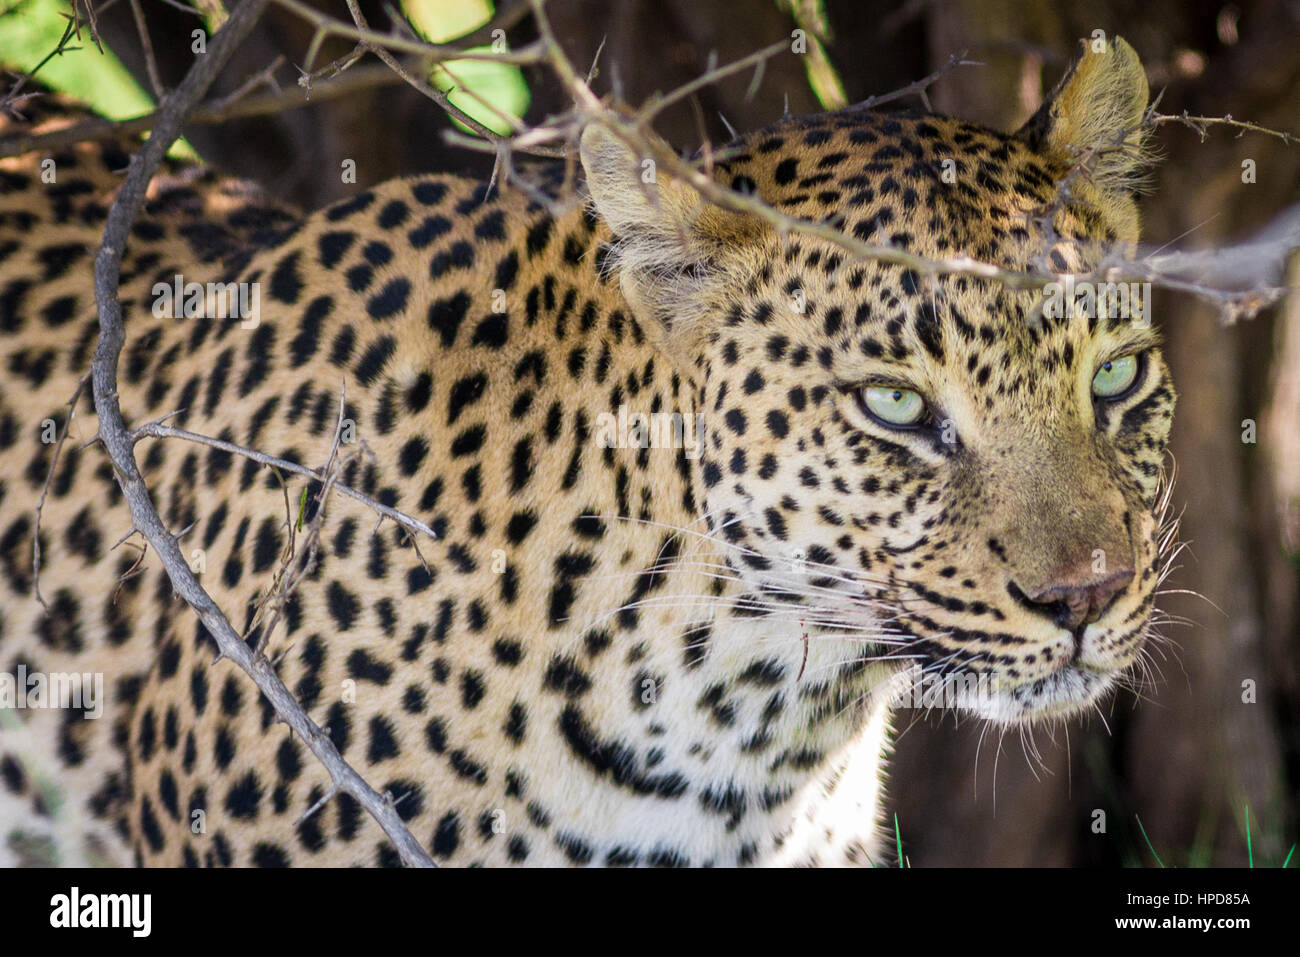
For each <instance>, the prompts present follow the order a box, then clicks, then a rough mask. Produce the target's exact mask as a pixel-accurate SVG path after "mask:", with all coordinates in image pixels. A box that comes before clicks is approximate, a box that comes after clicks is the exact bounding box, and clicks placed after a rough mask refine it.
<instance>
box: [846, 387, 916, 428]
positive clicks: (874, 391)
mask: <svg viewBox="0 0 1300 957" xmlns="http://www.w3.org/2000/svg"><path fill="white" fill-rule="evenodd" d="M860 396H861V401H862V404H863V406H865V407H866V410H867V411H868V412H869V413H870V414H871V415H872V416H874V417H875V418H877V419H879V420H880V421H881V422H883V423H885V424H886V425H900V426H907V425H916V424H917V423H919V422H920V421H921V420H922V419H923V418H924V417H925V400H924V399H923V398H921V394H920V393H919V392H913V391H912V390H911V389H896V388H892V387H890V386H874V385H873V386H867V387H866V388H865V389H863V390H862V392H861V393H860Z"/></svg>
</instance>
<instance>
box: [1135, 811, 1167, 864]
mask: <svg viewBox="0 0 1300 957" xmlns="http://www.w3.org/2000/svg"><path fill="white" fill-rule="evenodd" d="M1133 816H1134V817H1135V818H1137V822H1138V830H1139V831H1141V832H1142V840H1144V841H1146V842H1147V847H1148V848H1150V849H1151V856H1152V857H1154V858H1155V859H1156V863H1157V864H1159V865H1160V866H1161V867H1164V866H1165V862H1164V861H1162V860H1160V855H1159V854H1157V853H1156V849H1155V848H1154V847H1151V838H1149V837H1147V829H1146V828H1145V827H1143V826H1142V818H1140V817H1138V816H1137V815H1136V814H1134V815H1133Z"/></svg>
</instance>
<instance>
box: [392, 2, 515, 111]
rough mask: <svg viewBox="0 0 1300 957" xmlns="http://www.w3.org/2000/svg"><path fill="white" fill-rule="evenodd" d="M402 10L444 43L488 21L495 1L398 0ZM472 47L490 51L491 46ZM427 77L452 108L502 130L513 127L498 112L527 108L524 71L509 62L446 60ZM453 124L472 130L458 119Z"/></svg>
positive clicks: (433, 38) (427, 36) (435, 40)
mask: <svg viewBox="0 0 1300 957" xmlns="http://www.w3.org/2000/svg"><path fill="white" fill-rule="evenodd" d="M402 12H403V13H404V14H406V18H407V19H408V20H409V21H410V22H411V26H413V27H415V29H416V32H418V33H419V34H420V35H421V36H422V37H424V38H425V39H426V40H428V41H429V42H431V43H446V42H448V41H449V40H454V39H456V38H457V37H462V36H465V35H466V34H467V33H473V32H474V31H475V30H477V29H478V28H479V27H481V26H483V25H484V24H485V23H488V22H490V21H491V19H492V15H493V13H494V7H493V4H492V3H491V0H402ZM472 49H473V50H475V51H476V52H477V51H480V50H482V51H491V50H492V47H490V46H480V47H473V48H472ZM429 83H430V84H431V85H432V86H433V87H434V88H435V89H437V90H439V91H441V92H443V93H446V94H447V99H448V100H450V101H451V103H452V105H454V106H455V107H456V108H457V109H459V110H462V111H463V112H464V113H465V114H466V115H467V116H471V117H473V118H474V119H475V120H477V121H478V122H480V123H482V124H483V125H484V126H486V127H487V128H488V129H490V130H492V132H494V133H499V134H502V135H507V134H509V133H511V132H513V128H512V127H511V124H510V123H509V121H508V120H506V119H505V118H504V117H502V116H501V115H499V114H501V113H504V114H506V115H508V116H511V117H514V118H515V119H518V118H519V117H521V116H523V115H524V111H525V110H527V109H528V103H529V100H530V96H529V92H528V83H527V81H525V80H524V74H523V72H522V71H521V70H520V69H519V67H517V66H515V65H513V64H511V63H492V62H490V61H486V60H448V61H447V62H446V63H443V64H438V65H436V66H434V68H433V69H432V71H430V74H429ZM456 125H457V126H458V127H460V128H461V129H462V130H465V132H472V131H471V130H469V129H468V128H467V127H466V126H465V125H464V124H462V123H459V122H457V123H456Z"/></svg>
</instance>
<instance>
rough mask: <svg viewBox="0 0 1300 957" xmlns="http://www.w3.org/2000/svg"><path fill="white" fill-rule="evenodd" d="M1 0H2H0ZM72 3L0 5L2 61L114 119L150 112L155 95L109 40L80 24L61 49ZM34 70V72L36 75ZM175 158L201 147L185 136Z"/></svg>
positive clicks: (24, 0) (22, 0)
mask: <svg viewBox="0 0 1300 957" xmlns="http://www.w3.org/2000/svg"><path fill="white" fill-rule="evenodd" d="M0 2H3V0H0ZM70 16H72V4H71V3H69V2H68V0H17V2H15V3H12V4H10V5H9V6H7V7H4V8H3V9H2V10H0V64H3V65H4V66H5V67H8V68H9V69H10V70H12V71H14V72H17V73H25V74H28V75H31V76H32V77H33V79H35V80H39V81H40V83H41V84H42V85H44V86H46V87H48V88H50V89H51V90H54V91H55V92H57V93H66V94H67V95H68V96H71V97H74V98H75V99H78V100H80V101H81V102H83V103H85V104H86V105H87V106H88V107H89V108H90V109H91V110H93V111H94V112H95V113H98V114H99V115H100V116H103V117H106V118H108V119H110V120H125V119H130V118H132V117H136V116H140V115H142V114H145V113H152V112H153V110H154V102H153V99H152V98H151V97H150V96H149V94H148V93H147V92H145V90H144V88H143V87H141V86H140V84H138V83H136V82H135V78H134V77H133V76H131V73H130V71H128V70H127V68H126V67H125V66H123V65H122V61H121V60H119V59H118V58H117V54H115V53H114V52H113V51H112V50H111V49H109V47H108V45H107V44H106V43H104V41H103V39H102V38H101V39H100V45H102V46H103V50H102V51H101V50H100V48H99V46H96V44H95V42H94V40H93V39H92V38H91V35H90V26H89V24H84V23H83V24H82V27H81V39H80V40H78V39H77V38H76V37H75V36H73V37H72V38H71V39H69V40H68V42H67V43H65V44H64V45H63V48H62V50H61V51H60V52H59V53H58V54H57V55H55V56H51V54H52V53H54V51H55V50H59V41H60V40H61V39H62V38H63V35H64V33H65V32H66V31H67V29H68V25H69V22H70V21H69V17H70ZM33 71H34V75H33ZM169 155H170V156H172V157H173V158H174V159H185V160H197V159H198V153H196V152H195V151H194V148H193V147H192V146H190V145H189V143H187V142H186V141H185V140H177V141H176V142H175V143H173V144H172V148H171V150H170V151H169Z"/></svg>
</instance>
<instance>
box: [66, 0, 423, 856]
mask: <svg viewBox="0 0 1300 957" xmlns="http://www.w3.org/2000/svg"><path fill="white" fill-rule="evenodd" d="M268 2H269V0H243V2H241V3H240V4H239V5H238V6H236V7H235V8H234V11H233V12H232V13H231V14H230V18H229V19H228V20H227V21H226V24H225V26H223V27H222V28H221V29H220V30H219V31H218V32H217V33H216V35H215V36H214V38H213V40H212V42H211V44H210V45H209V47H208V52H207V54H206V55H205V56H202V57H199V58H198V59H197V60H196V61H195V64H194V66H193V67H192V68H191V69H190V71H189V72H188V73H187V74H186V76H185V79H184V80H182V81H181V84H180V86H178V87H177V88H176V90H175V91H174V92H173V93H172V95H171V96H170V97H169V98H168V100H167V102H166V104H165V105H164V106H163V109H162V112H161V114H160V116H159V117H158V120H157V123H156V124H155V126H154V130H153V133H152V135H151V136H150V137H149V140H148V142H146V143H145V144H144V146H143V147H142V148H141V149H140V151H139V152H137V153H136V154H135V155H134V156H132V157H131V165H130V169H129V172H128V173H127V176H126V179H125V181H124V182H123V184H122V188H121V190H120V191H119V192H118V195H117V198H116V199H115V200H114V202H113V205H112V207H111V208H110V209H109V212H108V218H107V221H106V223H105V227H104V240H103V244H102V245H101V246H100V249H99V252H98V254H97V255H96V257H95V301H96V304H97V306H98V309H99V343H98V345H97V346H96V349H95V357H94V360H93V362H92V383H93V387H94V396H95V409H96V411H97V413H98V415H99V438H100V441H101V442H102V443H103V445H104V448H105V450H106V451H107V452H108V456H109V458H110V460H111V461H112V463H113V471H114V476H115V478H116V479H117V482H118V485H119V486H120V487H121V489H122V494H123V497H124V498H125V500H126V503H127V505H128V507H129V508H130V510H131V517H132V520H133V522H134V524H135V526H136V528H137V529H139V530H140V533H141V534H142V535H143V536H144V537H145V538H146V539H147V540H148V541H149V543H150V544H152V545H153V547H154V548H155V550H156V551H157V552H158V555H159V557H160V559H161V560H162V563H163V567H164V568H165V569H166V571H167V575H168V577H169V578H170V579H171V582H172V587H173V588H175V590H176V591H177V593H178V594H179V595H180V596H181V597H182V598H184V599H185V601H186V602H188V603H189V605H190V607H192V608H193V609H194V610H195V612H196V613H197V614H198V616H199V619H200V621H202V622H203V625H204V627H205V628H207V630H208V632H209V634H211V635H212V637H213V639H214V640H215V641H216V643H217V647H218V648H219V649H220V653H221V655H222V656H224V657H227V658H230V659H231V660H232V661H234V662H235V663H236V664H237V665H238V666H239V667H240V668H241V669H243V671H245V672H246V673H247V674H248V675H249V676H250V677H252V679H253V681H254V682H255V683H256V684H257V686H258V688H259V689H260V690H261V692H262V694H263V695H265V696H266V698H267V700H268V701H269V702H270V703H271V705H272V707H273V708H274V709H275V711H276V713H277V714H278V715H279V716H280V717H281V718H282V719H283V720H284V721H285V722H286V723H287V724H288V725H289V726H290V727H291V728H292V729H293V730H294V731H295V732H296V733H297V734H298V735H299V736H301V737H302V739H303V741H304V742H305V743H306V744H307V746H308V747H309V748H310V749H311V751H312V753H313V754H315V755H316V757H317V758H318V759H319V760H320V762H321V763H322V764H323V765H324V766H325V768H326V770H327V771H328V772H329V775H330V778H331V779H332V780H333V782H334V785H335V787H337V788H338V789H339V790H342V791H345V792H347V793H348V794H350V795H352V797H353V798H355V799H356V801H357V802H358V803H359V804H360V805H361V806H362V807H364V808H365V809H366V810H367V811H368V812H369V813H370V814H371V816H372V817H374V819H375V820H376V821H377V822H378V823H379V826H380V827H381V828H382V829H383V831H384V833H385V834H386V835H387V836H388V838H389V840H390V841H392V843H393V846H394V847H395V848H396V849H397V852H398V854H399V855H400V856H401V858H402V860H403V862H405V863H406V864H408V865H413V866H432V865H433V861H432V859H431V858H430V857H429V855H428V854H427V853H426V852H425V850H424V848H423V847H421V846H420V843H419V842H418V841H416V840H415V838H414V837H413V836H412V835H411V833H410V831H408V830H407V829H406V826H405V825H404V824H403V823H402V820H401V818H400V817H399V816H398V814H397V812H396V811H395V809H394V808H393V806H392V803H391V802H390V801H387V800H385V799H384V797H383V796H381V795H380V794H379V793H378V792H376V791H375V790H374V789H373V788H371V787H370V785H369V784H368V783H366V781H365V779H364V778H362V777H361V775H359V774H358V773H357V772H356V771H355V770H353V769H352V767H351V766H349V765H348V764H347V762H346V761H344V760H343V758H342V757H341V756H340V755H339V753H338V750H337V749H336V748H335V747H334V744H333V742H332V741H331V740H330V739H329V737H328V736H327V735H326V734H325V733H324V732H323V731H322V730H321V729H320V727H319V726H318V725H317V724H316V723H315V722H314V721H312V720H311V718H310V717H308V715H307V713H306V712H305V711H303V709H302V706H301V705H300V704H298V702H297V700H296V699H295V698H294V697H293V695H292V694H291V693H290V692H289V689H288V688H286V687H285V686H284V683H283V682H282V681H281V680H280V677H279V675H277V674H276V672H275V669H274V667H273V666H272V664H271V663H270V662H269V661H268V660H267V659H266V657H265V656H263V655H257V654H254V652H253V651H252V649H250V648H249V647H248V645H246V644H245V643H244V642H243V641H242V640H241V639H240V637H239V634H238V633H237V632H236V631H235V630H234V628H233V627H231V624H230V622H229V620H227V618H226V616H225V615H224V614H223V613H222V611H221V609H220V608H218V607H217V604H216V603H215V602H214V601H213V600H212V597H211V596H210V595H208V593H207V592H206V591H205V590H204V589H203V586H201V585H200V584H199V582H198V579H197V578H195V577H194V573H193V572H192V571H191V570H190V568H189V566H188V565H187V564H186V562H185V559H184V557H183V556H182V554H181V552H180V549H179V547H178V546H177V542H176V538H175V537H174V536H173V535H172V534H171V533H170V532H169V531H168V530H167V528H166V526H164V525H163V523H162V520H161V519H160V518H159V517H158V512H157V511H156V510H155V509H154V507H153V503H152V501H151V500H150V498H149V490H148V488H147V487H146V486H145V482H144V477H143V476H142V475H141V474H140V469H139V466H138V465H137V464H136V461H135V453H134V449H133V440H132V438H131V434H130V432H128V431H127V428H126V424H125V423H124V422H123V420H122V409H121V406H120V404H119V401H118V392H117V366H118V359H119V356H120V355H121V351H122V346H123V343H124V342H125V338H126V333H125V329H124V328H123V325H122V305H121V303H120V302H119V301H118V297H117V290H118V282H119V279H120V275H121V268H122V254H123V249H124V248H125V246H126V239H127V234H128V231H129V229H130V226H131V222H132V220H133V219H134V218H135V216H136V214H137V213H138V212H139V211H140V208H141V206H142V205H143V204H144V199H145V195H146V191H147V189H148V186H149V181H150V180H151V178H152V177H153V173H154V171H155V170H157V168H158V165H159V163H161V161H162V158H163V156H164V154H165V153H166V151H167V150H168V149H169V148H170V146H171V144H172V143H173V142H174V141H175V139H176V137H177V136H178V135H180V130H181V126H182V124H183V123H184V119H185V114H186V112H187V111H188V110H190V109H192V108H193V107H194V105H195V104H197V103H198V102H199V100H200V98H201V97H202V96H203V94H204V93H205V92H206V91H207V89H208V87H209V86H211V85H212V82H213V80H215V79H216V76H217V73H218V71H219V70H220V69H221V68H222V66H224V65H225V63H226V61H227V60H228V59H229V58H230V56H231V54H233V53H234V51H235V49H236V48H237V47H238V46H239V44H240V43H241V42H243V40H244V38H245V37H246V36H247V35H248V33H249V31H250V30H251V29H252V28H253V25H254V24H255V23H256V22H257V21H258V19H259V18H260V17H261V15H262V13H263V11H264V10H265V8H266V5H267V3H268Z"/></svg>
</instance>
